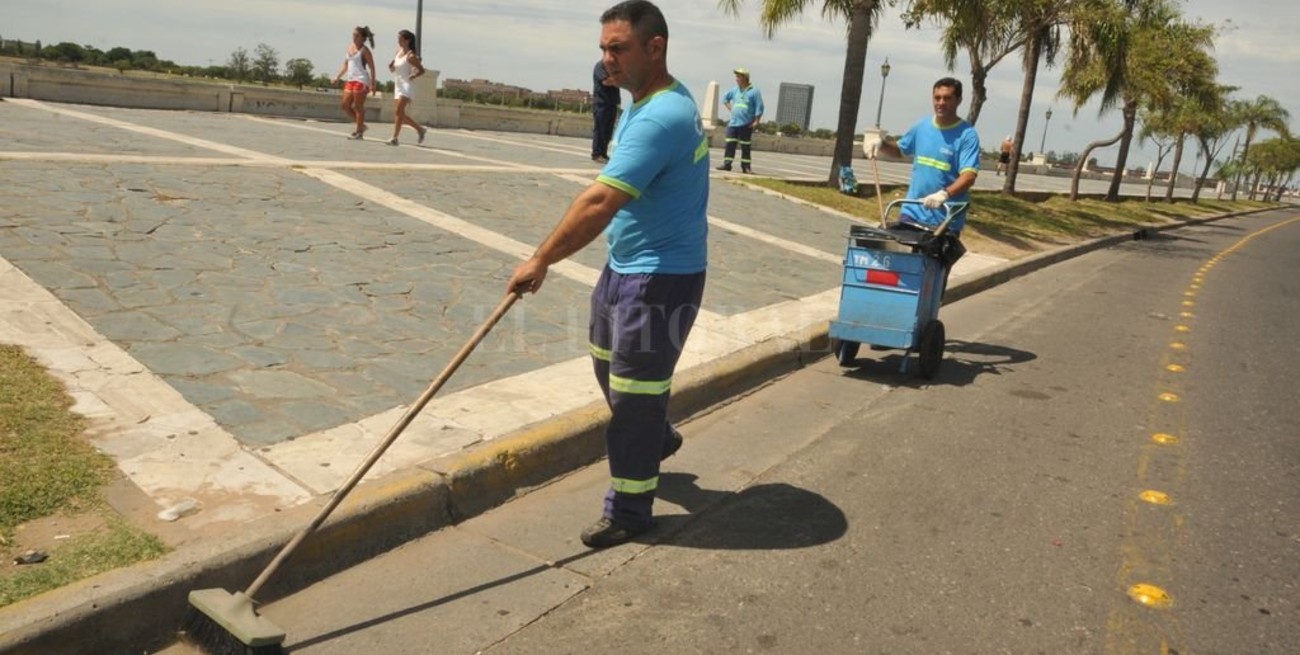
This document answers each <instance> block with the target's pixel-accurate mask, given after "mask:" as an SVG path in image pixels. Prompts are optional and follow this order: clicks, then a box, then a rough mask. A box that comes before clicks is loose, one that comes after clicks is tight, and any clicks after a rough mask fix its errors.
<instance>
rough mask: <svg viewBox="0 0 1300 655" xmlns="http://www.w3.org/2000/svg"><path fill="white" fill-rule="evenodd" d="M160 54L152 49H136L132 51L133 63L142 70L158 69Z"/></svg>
mask: <svg viewBox="0 0 1300 655" xmlns="http://www.w3.org/2000/svg"><path fill="white" fill-rule="evenodd" d="M158 63H159V62H158V55H156V54H154V53H153V51H152V50H136V51H134V52H132V53H131V65H132V66H134V67H135V68H138V69H140V70H158V68H159V65H158Z"/></svg>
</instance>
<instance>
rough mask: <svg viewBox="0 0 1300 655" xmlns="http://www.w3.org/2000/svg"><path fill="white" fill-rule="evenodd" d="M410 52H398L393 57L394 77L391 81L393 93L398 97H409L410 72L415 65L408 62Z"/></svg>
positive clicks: (413, 69)
mask: <svg viewBox="0 0 1300 655" xmlns="http://www.w3.org/2000/svg"><path fill="white" fill-rule="evenodd" d="M410 55H411V53H410V52H409V51H408V52H406V53H400V52H399V53H398V54H397V55H396V56H394V57H393V75H395V76H396V79H395V80H394V81H393V93H394V94H396V95H397V96H398V97H405V98H410V97H411V73H413V72H414V71H415V67H414V66H412V65H411V62H410Z"/></svg>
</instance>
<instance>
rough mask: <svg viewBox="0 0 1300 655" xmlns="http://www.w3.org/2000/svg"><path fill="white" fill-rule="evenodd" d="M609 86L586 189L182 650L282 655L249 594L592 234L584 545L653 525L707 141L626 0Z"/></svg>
mask: <svg viewBox="0 0 1300 655" xmlns="http://www.w3.org/2000/svg"><path fill="white" fill-rule="evenodd" d="M600 22H601V26H602V27H601V35H600V48H601V50H602V51H603V52H604V58H603V62H604V64H605V69H606V70H607V71H608V72H609V75H610V78H611V79H612V80H613V81H614V83H615V84H617V85H618V86H620V87H622V88H624V89H628V90H629V91H631V92H632V99H633V101H634V104H633V105H632V106H631V107H629V108H628V109H627V110H626V112H625V114H624V117H623V120H622V121H621V123H620V126H619V128H618V132H617V133H616V134H615V141H616V143H617V147H616V149H615V151H614V153H613V156H612V157H611V159H610V161H609V163H608V164H607V165H606V166H605V168H604V169H603V170H602V171H601V174H600V176H599V177H598V178H597V181H596V182H595V183H593V184H592V185H591V186H589V187H588V188H587V189H586V190H585V191H583V192H582V193H580V194H579V195H578V197H577V199H575V200H574V201H573V204H572V205H571V206H570V207H569V209H568V211H567V212H565V214H564V218H562V219H561V220H560V224H559V225H558V226H557V227H556V228H555V231H554V232H552V233H551V235H550V236H549V237H547V238H546V240H545V241H544V242H543V243H542V245H541V246H540V247H539V248H538V249H537V252H536V253H534V254H533V256H532V257H531V258H529V259H528V261H526V262H524V263H523V264H520V265H519V267H518V268H517V269H515V272H514V275H513V276H512V277H511V279H510V282H509V284H508V286H507V289H508V293H507V295H506V298H505V300H504V301H503V302H502V303H501V305H499V306H498V308H497V310H496V311H495V312H494V313H493V315H492V316H491V317H489V319H488V321H487V322H485V323H484V324H483V326H482V327H480V328H479V331H478V332H477V333H476V334H475V336H474V338H472V339H471V340H470V342H469V343H467V344H466V346H465V347H464V348H462V349H461V352H460V353H458V354H457V356H456V357H455V358H454V359H453V362H452V364H451V365H450V366H449V367H448V369H446V370H444V372H443V374H441V375H439V378H438V379H437V380H435V381H434V383H433V384H431V385H430V387H429V389H427V390H426V391H425V393H424V394H423V395H422V396H421V398H420V399H419V400H418V401H417V402H416V403H415V404H413V405H412V407H411V409H409V410H408V411H407V413H406V414H404V415H403V417H402V419H401V420H399V422H398V424H397V425H396V426H394V428H393V430H391V431H390V432H389V435H388V436H387V437H385V439H384V442H383V443H381V444H380V446H379V447H378V448H376V450H375V451H373V452H372V454H371V456H370V457H368V458H367V461H366V462H365V463H363V464H362V466H361V467H359V468H358V470H357V472H355V473H354V474H353V476H352V478H350V479H349V481H348V483H346V484H345V485H344V486H343V487H342V488H341V489H340V490H339V491H338V492H336V493H335V495H334V497H333V498H332V499H331V501H330V503H329V504H328V505H327V506H326V507H325V508H324V509H323V510H322V511H321V512H320V513H319V514H318V515H317V517H316V519H315V520H313V522H312V524H311V525H309V526H307V527H306V528H305V529H304V530H303V531H302V532H300V533H299V534H298V536H296V537H295V538H294V540H293V541H291V542H290V543H289V544H287V545H286V546H285V547H284V549H282V550H281V551H280V554H279V555H277V556H276V559H275V560H274V561H272V562H271V564H270V565H268V566H267V568H266V569H264V570H263V571H262V573H261V575H259V576H258V578H257V580H254V581H253V583H252V584H251V585H250V586H249V587H248V589H247V590H246V591H244V592H242V593H233V594H232V593H228V592H226V591H224V590H222V589H202V590H198V591H194V592H191V593H190V606H191V608H192V610H193V612H192V615H193V616H192V620H191V621H190V622H189V624H188V626H187V629H188V630H189V633H190V641H192V642H194V643H196V644H197V645H198V646H199V647H201V648H202V649H203V650H204V651H206V652H208V653H211V654H213V655H218V654H219V655H280V654H281V653H284V648H283V643H284V639H285V632H284V631H283V630H282V629H280V628H278V627H277V626H275V625H274V624H273V623H271V622H270V621H268V620H267V619H265V618H263V617H261V616H259V615H258V614H257V613H256V612H255V611H254V610H253V596H254V595H255V593H256V591H257V590H258V589H260V588H261V587H262V585H263V584H264V583H265V582H266V579H267V578H268V577H269V576H270V575H271V574H272V573H274V572H275V570H276V569H277V567H278V566H279V564H280V563H281V562H282V561H284V559H285V558H287V557H288V556H289V554H291V553H292V552H293V551H294V549H295V548H296V547H297V545H298V544H299V543H301V541H302V539H304V538H305V537H306V536H307V535H309V534H310V533H311V532H312V531H313V530H314V529H315V528H316V527H318V526H319V525H320V523H321V522H322V521H324V519H325V517H326V516H328V514H329V512H330V511H331V510H332V509H333V507H334V506H336V505H337V503H338V502H339V501H341V499H342V498H343V496H344V495H346V493H347V492H348V491H349V490H350V489H351V488H352V485H355V484H356V482H358V481H359V480H360V479H361V477H362V476H363V475H364V473H365V471H366V470H368V468H369V466H370V465H371V464H373V462H374V461H375V460H376V459H377V458H378V456H379V455H380V454H382V452H383V450H384V449H386V448H387V447H388V445H391V443H392V441H393V439H395V438H396V437H397V435H399V434H401V430H402V429H403V428H404V427H405V426H406V425H407V424H409V421H410V420H411V419H412V418H414V414H415V412H418V411H419V409H420V408H421V407H423V406H424V403H426V402H428V399H429V398H430V397H432V395H433V393H435V392H436V391H437V389H438V388H439V387H440V386H441V384H442V382H444V381H445V380H446V377H447V376H449V375H450V373H451V371H454V370H455V367H456V366H458V365H459V363H460V362H461V361H463V359H464V357H465V356H468V354H469V351H470V350H472V349H473V347H474V345H475V344H477V343H478V340H479V339H481V338H482V336H483V335H484V334H486V331H487V330H489V329H491V327H492V325H494V324H495V323H496V321H497V320H499V319H500V317H501V315H502V314H504V313H505V311H506V310H507V309H508V308H509V307H510V305H511V303H513V302H514V300H515V299H516V298H518V297H519V296H520V294H523V293H536V292H537V291H538V290H539V289H540V288H541V287H542V282H543V281H544V280H545V279H546V272H547V269H548V268H549V267H550V266H551V265H552V264H555V263H556V262H559V261H561V260H563V259H565V258H566V257H568V256H570V255H572V254H574V253H576V252H578V251H579V250H581V249H582V248H583V247H585V246H586V245H587V244H588V243H590V242H591V241H593V240H594V239H595V238H596V237H597V236H598V235H600V234H601V233H602V232H604V233H605V234H606V238H607V241H608V243H609V264H608V266H606V268H605V270H604V272H603V273H602V275H601V278H600V281H599V282H598V283H597V285H596V288H595V290H594V291H593V292H592V299H591V306H592V315H591V325H590V336H591V345H590V350H591V354H592V358H593V360H594V364H595V370H596V378H597V381H598V382H599V384H600V387H601V390H602V391H604V393H605V398H606V400H607V401H608V402H609V405H610V409H611V410H612V413H613V416H612V418H611V420H610V424H609V428H608V430H607V432H606V441H607V445H608V449H609V466H610V473H611V480H610V489H609V492H608V493H607V495H606V497H605V506H604V511H603V512H602V514H601V518H600V519H599V520H598V521H596V522H595V523H594V524H593V525H592V526H591V527H589V528H587V529H586V530H584V531H583V532H582V535H581V537H582V542H583V543H584V544H586V545H587V546H589V547H592V548H605V547H609V546H615V545H618V544H622V543H625V542H627V541H630V540H631V539H633V538H635V537H636V536H638V535H640V534H642V533H644V532H646V531H647V530H649V529H651V528H652V527H653V526H654V518H653V514H652V513H651V506H652V505H653V503H654V497H655V490H656V489H657V487H658V483H659V462H660V460H661V459H663V458H665V457H668V456H669V455H672V454H673V453H674V452H676V450H677V449H678V448H679V447H680V446H681V444H682V437H681V435H680V434H678V432H677V430H676V429H674V428H673V426H672V425H671V424H670V423H669V422H668V396H669V390H670V388H671V385H672V376H673V372H674V370H675V369H676V366H677V360H678V357H679V356H680V355H681V352H682V346H683V345H685V342H686V336H687V334H688V333H689V332H690V330H691V326H692V325H693V324H694V322H695V317H696V315H697V314H698V313H699V306H700V299H701V297H702V296H703V292H704V269H705V261H706V239H707V234H708V225H707V217H706V206H707V203H708V195H709V161H708V159H709V144H708V140H707V139H706V138H705V135H704V129H703V127H702V125H701V123H700V115H699V111H698V110H697V109H696V105H695V101H694V99H693V98H692V97H691V95H690V93H689V92H688V91H687V90H686V87H685V86H683V85H682V84H681V83H679V82H678V81H677V80H675V79H674V78H673V77H672V76H671V75H669V74H668V67H667V59H666V56H667V49H668V25H667V23H666V22H665V21H664V17H663V14H662V13H661V12H660V11H659V9H658V7H655V5H653V4H651V3H650V2H647V1H646V0H629V1H628V2H622V3H619V4H617V5H615V6H613V7H611V8H610V9H609V10H607V11H606V12H605V13H604V14H603V15H602V16H601V18H600Z"/></svg>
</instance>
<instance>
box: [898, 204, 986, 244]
mask: <svg viewBox="0 0 1300 655" xmlns="http://www.w3.org/2000/svg"><path fill="white" fill-rule="evenodd" d="M924 204H925V203H924V202H923V201H921V200H918V199H915V198H900V199H898V200H893V201H891V202H890V203H889V206H887V207H885V216H889V211H890V210H891V209H893V208H894V205H924ZM943 207H944V209H945V210H947V212H948V215H947V216H946V217H945V218H944V219H943V222H942V223H940V224H939V226H938V227H936V228H934V230H933V232H932V233H933V234H934V236H939V235H941V234H943V233H944V232H947V231H948V224H949V223H951V222H952V219H954V218H957V216H958V215H960V214H961V213H962V212H964V211H966V210H968V209H970V203H969V202H945V203H943ZM900 213H901V210H900Z"/></svg>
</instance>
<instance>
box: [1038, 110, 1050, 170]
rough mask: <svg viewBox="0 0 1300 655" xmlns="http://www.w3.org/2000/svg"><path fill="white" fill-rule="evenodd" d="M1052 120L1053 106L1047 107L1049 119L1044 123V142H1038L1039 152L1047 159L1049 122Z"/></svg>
mask: <svg viewBox="0 0 1300 655" xmlns="http://www.w3.org/2000/svg"><path fill="white" fill-rule="evenodd" d="M1051 122H1052V108H1051V107H1048V108H1047V121H1045V122H1044V123H1043V142H1042V143H1040V144H1038V154H1040V155H1042V156H1043V159H1047V124H1048V123H1051Z"/></svg>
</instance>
